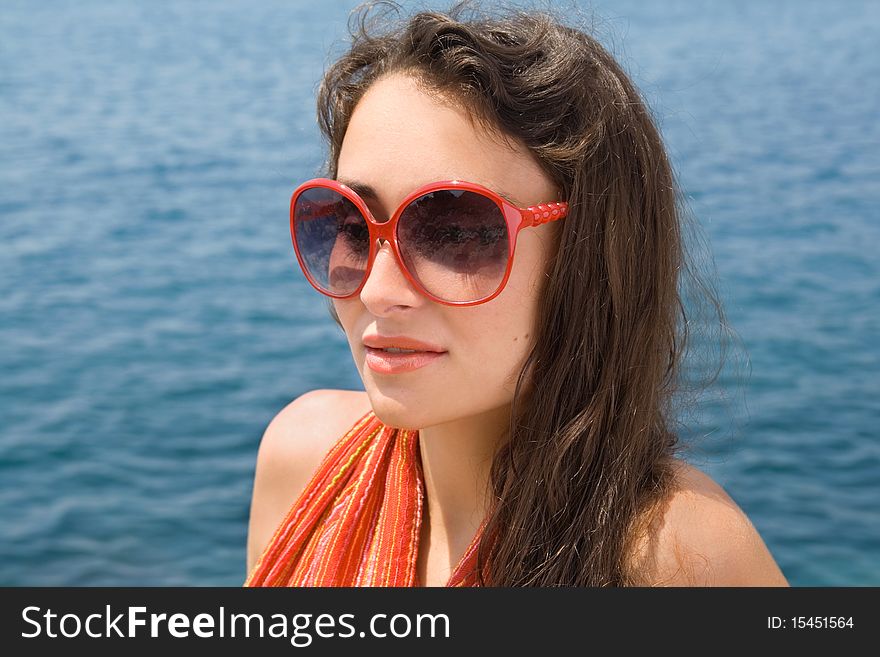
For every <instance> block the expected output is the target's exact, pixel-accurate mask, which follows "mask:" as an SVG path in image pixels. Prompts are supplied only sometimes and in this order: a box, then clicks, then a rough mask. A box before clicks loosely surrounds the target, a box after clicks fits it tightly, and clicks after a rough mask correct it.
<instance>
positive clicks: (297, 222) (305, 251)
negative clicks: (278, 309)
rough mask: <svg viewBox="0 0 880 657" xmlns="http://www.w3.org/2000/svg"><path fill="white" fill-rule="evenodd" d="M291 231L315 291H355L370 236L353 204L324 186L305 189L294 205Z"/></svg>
mask: <svg viewBox="0 0 880 657" xmlns="http://www.w3.org/2000/svg"><path fill="white" fill-rule="evenodd" d="M293 232H294V238H295V240H296V246H297V249H298V250H299V254H300V257H301V258H302V260H303V263H304V265H305V269H306V273H307V274H308V275H309V276H311V278H312V280H313V281H314V282H315V283H316V284H317V286H318V289H319V290H321V291H322V292H325V293H330V294H335V295H339V296H345V295H348V294H351V293H352V292H354V291H355V290H356V289H357V288H358V286H359V285H360V284H361V282H362V281H363V280H364V274H365V273H366V270H367V260H368V259H369V255H370V233H369V230H368V227H367V221H366V219H364V217H363V215H362V214H361V213H360V210H358V209H357V207H356V206H355V205H354V203H352V202H351V201H350V200H348V199H347V198H346V197H345V196H343V195H342V194H340V193H339V192H336V191H334V190H332V189H328V188H326V187H312V188H310V189H306V190H304V191H303V192H301V193H300V194H299V196H297V198H296V201H295V202H294V207H293Z"/></svg>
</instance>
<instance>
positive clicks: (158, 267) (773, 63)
mask: <svg viewBox="0 0 880 657" xmlns="http://www.w3.org/2000/svg"><path fill="white" fill-rule="evenodd" d="M355 4H356V3H354V2H339V1H337V2H324V3H301V2H260V3H248V2H243V1H242V2H232V1H222V2H186V3H115V2H110V1H102V2H96V1H79V2H75V3H74V2H60V1H52V2H42V3H32V2H5V3H4V4H3V7H2V9H0V149H2V150H0V153H2V156H0V272H2V273H0V372H2V377H0V419H2V423H0V584H3V585H111V586H119V585H232V586H235V585H238V584H240V583H241V582H242V581H243V579H244V577H245V572H244V569H245V541H246V532H247V519H248V510H249V504H250V494H251V486H252V482H253V469H254V462H255V457H256V452H257V447H258V445H259V440H260V436H261V435H262V432H263V430H264V428H265V426H266V425H267V424H268V422H269V420H271V418H272V417H273V416H274V414H275V413H276V412H277V411H278V410H279V409H280V408H282V407H283V406H284V405H285V404H286V403H287V402H289V401H290V400H291V399H293V398H294V397H296V396H298V395H299V394H301V393H303V392H305V391H307V390H311V389H315V388H360V387H361V382H360V380H359V378H358V375H357V371H356V369H355V368H354V364H353V362H352V361H351V356H350V353H349V350H348V346H347V343H346V341H345V338H344V336H343V335H342V333H341V332H340V331H339V330H338V328H337V327H336V325H335V324H334V323H333V322H332V320H330V319H329V317H328V315H327V310H326V303H325V301H324V300H323V299H322V298H320V297H319V296H318V295H317V294H316V293H314V292H313V291H312V290H311V288H309V287H308V284H307V282H306V281H305V279H304V278H303V277H302V276H301V274H300V273H299V271H298V269H297V267H296V261H295V259H294V257H293V253H292V251H291V248H290V241H289V233H288V219H287V203H288V199H289V194H290V191H291V190H292V187H293V186H294V185H295V184H296V183H297V182H299V181H300V180H302V179H304V178H305V177H309V176H311V175H313V174H314V172H315V171H316V170H317V168H318V166H319V165H320V163H321V161H322V159H323V156H324V153H323V152H322V151H321V143H320V141H319V137H318V132H317V127H316V125H315V118H314V91H315V86H316V84H317V81H318V80H319V78H320V75H321V72H322V70H323V68H324V67H325V65H326V64H327V63H328V62H329V61H330V60H331V56H332V54H333V53H336V52H339V50H340V49H341V47H342V45H343V44H342V41H341V40H342V39H343V38H344V36H345V24H346V20H347V14H348V11H349V10H350V9H351V8H352V7H353V6H354V5H355ZM434 6H438V5H434ZM439 6H442V5H439ZM582 6H584V7H585V8H587V9H589V8H590V7H591V8H592V9H594V10H595V12H596V18H597V20H596V21H595V28H596V31H597V35H598V36H599V37H600V40H602V41H603V43H605V45H606V46H608V47H609V49H610V50H611V51H612V52H613V53H614V54H615V55H616V56H617V57H618V59H619V60H620V61H621V62H622V63H623V64H624V66H625V67H626V68H627V70H628V71H629V72H630V73H631V74H632V76H633V78H634V80H635V81H636V83H637V84H638V85H639V87H640V89H641V90H642V92H643V93H644V95H645V97H646V99H647V100H648V101H649V103H650V104H651V107H652V109H653V111H654V113H655V115H656V116H657V119H658V122H659V124H660V126H661V128H662V130H663V133H664V137H665V138H666V140H667V144H668V147H669V152H670V155H671V157H672V159H673V161H674V164H675V166H676V170H677V171H678V174H679V179H680V182H681V184H682V187H683V188H684V190H685V192H686V194H687V196H688V199H689V201H690V207H691V209H692V211H693V213H694V216H695V217H696V218H697V219H698V220H699V222H700V224H701V226H702V227H703V230H704V232H705V236H706V238H707V240H708V242H709V244H710V246H711V254H712V257H713V258H714V263H715V267H716V270H717V271H716V274H717V285H718V289H719V291H720V293H721V294H722V300H723V301H724V304H725V310H726V312H727V315H728V320H729V322H730V324H731V325H732V326H733V328H734V329H735V330H736V331H737V333H738V334H739V336H740V337H741V339H742V343H743V345H744V347H745V350H746V353H747V359H748V363H747V364H748V368H747V370H748V371H747V372H746V374H747V376H745V378H742V379H740V378H738V377H735V376H730V375H725V376H722V378H721V379H720V385H721V392H722V393H723V394H724V395H726V396H727V398H728V399H730V400H734V401H736V400H741V402H736V403H734V404H732V405H731V404H728V405H727V406H724V405H720V404H718V403H717V401H713V399H714V398H710V399H709V400H708V401H707V402H706V404H705V405H704V413H703V414H702V416H701V417H700V418H699V424H698V425H696V426H692V427H691V432H692V434H693V435H694V436H696V437H700V440H699V441H698V442H699V446H700V452H699V454H701V455H702V457H701V458H702V460H699V461H698V462H697V464H698V465H700V466H701V467H703V468H704V469H705V470H707V471H708V472H710V473H711V474H712V475H713V476H714V477H715V478H716V480H717V481H719V483H721V484H722V485H723V486H724V487H725V489H726V490H727V491H728V492H729V493H730V494H731V496H732V497H733V498H734V499H735V500H736V501H737V502H738V503H739V504H740V506H741V507H742V508H743V509H744V510H745V511H746V513H747V514H748V515H749V517H750V518H751V520H752V522H753V523H754V524H755V526H756V527H757V528H758V530H759V531H760V533H761V535H762V537H763V538H764V540H765V541H766V543H767V545H768V547H769V548H770V550H771V552H772V553H773V554H774V556H775V557H776V559H777V561H778V562H779V564H780V566H781V567H782V569H783V571H784V572H785V574H786V576H787V577H788V579H789V581H790V582H791V583H792V584H793V585H796V586H829V585H848V586H861V585H874V586H876V585H880V439H878V425H880V403H878V399H880V339H878V338H880V303H878V302H880V264H878V263H880V260H878V258H877V251H878V248H880V211H878V208H880V127H878V120H877V108H878V106H880V59H878V58H877V57H876V52H875V51H876V44H877V43H878V32H880V29H878V28H880V5H878V4H877V3H872V2H869V1H864V2H857V1H852V2H847V3H840V4H838V3H827V2H797V3H795V2H763V1H760V2H759V1H757V0H749V1H747V2H737V3H713V4H708V3H700V2H695V1H694V2H662V3H661V2H655V3H641V2H634V1H633V2H610V1H609V2H598V3H594V4H593V5H591V6H589V7H588V6H587V5H582ZM725 386H726V389H725ZM731 427H733V428H731ZM716 433H717V434H718V435H719V436H720V437H719V438H718V439H717V440H715V438H714V436H715V435H716ZM695 454H696V453H695Z"/></svg>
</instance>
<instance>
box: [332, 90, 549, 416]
mask: <svg viewBox="0 0 880 657" xmlns="http://www.w3.org/2000/svg"><path fill="white" fill-rule="evenodd" d="M337 178H338V179H339V180H340V181H343V182H346V183H349V184H350V183H352V182H357V183H361V184H366V185H369V186H370V187H372V188H373V189H374V190H375V191H376V196H377V198H370V197H364V202H365V203H366V204H367V206H368V207H369V208H370V211H371V212H372V213H373V216H374V217H375V218H376V220H377V221H387V220H388V218H389V217H390V216H391V215H392V214H393V213H394V211H395V209H396V208H397V206H398V205H399V204H400V202H401V201H402V200H403V198H404V197H405V196H406V195H407V194H408V193H410V192H412V191H413V190H415V189H416V188H417V187H420V186H422V185H424V184H426V183H430V182H435V181H438V180H456V179H457V180H466V181H468V182H475V183H479V184H482V185H484V186H486V187H488V188H489V189H492V190H495V191H496V192H501V193H504V194H507V195H508V196H509V197H511V198H513V199H515V200H516V201H517V202H518V204H519V205H520V206H521V207H527V206H530V205H537V204H539V203H547V202H550V201H558V200H562V199H559V198H557V194H558V192H557V190H556V189H555V188H554V186H553V184H552V182H551V181H550V180H549V178H548V177H547V176H546V174H544V173H543V171H542V170H541V169H540V167H539V166H538V164H537V162H536V161H535V160H534V158H533V156H531V154H530V153H529V152H528V151H527V150H526V149H525V147H523V146H521V145H516V144H512V143H510V144H505V143H502V141H501V140H500V138H498V137H497V136H495V137H493V136H492V135H491V134H490V133H487V132H486V131H484V130H483V129H481V128H480V127H479V125H478V124H476V123H474V124H472V123H471V121H470V120H469V119H468V116H467V114H465V113H464V112H463V111H461V110H459V109H457V108H453V107H452V106H451V105H450V104H445V103H442V102H440V101H439V99H438V98H437V96H436V95H429V94H426V93H424V92H423V91H421V90H420V89H419V87H418V86H416V84H415V83H414V81H413V80H412V79H411V78H409V77H407V76H405V75H403V74H393V75H389V76H386V77H384V78H382V79H380V80H377V81H376V82H374V83H373V84H372V86H371V87H370V88H369V89H368V91H367V92H366V94H365V95H364V96H363V97H362V99H361V100H360V102H359V103H358V104H357V106H356V108H355V110H354V112H353V115H352V117H351V121H350V123H349V126H348V130H347V131H346V133H345V138H344V140H343V143H342V148H341V150H340V154H339V161H338V166H337ZM553 225H554V224H553V223H550V224H545V225H542V226H538V227H536V228H528V229H526V230H524V231H521V232H520V233H519V236H518V238H517V243H516V251H515V254H514V260H513V266H512V268H511V273H510V278H509V279H508V281H507V285H506V286H505V287H504V289H503V290H502V292H501V293H500V294H499V295H498V296H497V297H495V298H494V299H492V300H491V301H489V302H487V303H484V304H480V305H477V306H469V307H453V306H445V305H443V304H439V303H436V302H434V301H432V300H430V299H428V298H427V297H425V296H423V295H421V294H420V293H419V292H418V291H417V290H416V289H415V288H414V287H413V286H412V285H411V284H410V282H409V281H408V280H407V278H406V276H405V275H404V273H403V272H402V271H401V270H400V266H399V264H398V262H397V260H396V259H395V257H394V254H393V252H392V250H391V245H390V244H387V243H384V242H383V243H382V246H381V248H380V250H379V252H378V253H377V254H376V259H375V262H374V263H373V269H372V271H371V272H370V275H369V278H368V279H367V281H366V283H365V284H364V287H363V288H362V290H361V292H360V294H359V295H357V296H354V297H352V298H350V299H344V300H339V299H334V300H333V304H334V305H335V308H336V313H337V314H338V316H339V320H340V322H341V323H342V326H343V328H344V330H345V333H346V335H347V337H348V341H349V344H350V346H351V353H352V356H353V358H354V361H355V365H356V366H357V368H358V370H359V372H360V375H361V378H362V379H363V382H364V388H365V390H366V392H367V394H368V396H369V398H370V401H371V402H372V406H373V410H374V411H375V412H376V415H377V416H378V417H379V419H380V420H381V421H382V422H384V423H385V424H388V425H390V426H395V427H400V428H421V427H428V426H433V425H436V424H441V423H444V422H449V421H452V420H458V419H463V418H466V417H470V416H474V415H479V414H482V413H487V412H490V411H495V410H498V409H502V408H504V407H506V406H507V405H508V404H510V402H511V401H512V399H513V392H514V389H515V386H516V379H517V376H518V375H519V371H520V369H521V368H522V365H523V363H524V361H525V358H526V356H527V354H528V352H529V350H530V348H531V336H532V335H533V333H534V327H535V323H536V319H537V318H536V312H537V307H538V287H539V286H540V284H541V277H542V276H543V271H544V268H545V266H546V264H547V261H548V258H550V257H552V254H551V253H550V250H551V248H552V246H551V241H552V240H551V236H552V230H553ZM368 334H380V335H383V336H407V337H410V338H413V339H416V340H421V341H424V342H429V343H432V344H435V345H437V346H439V347H442V348H443V349H445V350H446V353H445V354H443V355H442V356H441V357H440V358H437V359H435V360H433V362H431V363H430V364H428V365H426V366H424V367H421V368H419V369H416V370H412V371H409V372H404V373H396V374H386V373H379V372H376V371H374V370H372V369H371V368H369V367H368V366H367V364H366V355H367V348H366V346H365V345H364V337H365V336H366V335H368Z"/></svg>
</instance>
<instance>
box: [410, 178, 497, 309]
mask: <svg viewBox="0 0 880 657" xmlns="http://www.w3.org/2000/svg"><path fill="white" fill-rule="evenodd" d="M397 243H398V246H399V247H400V253H401V256H402V257H403V261H404V263H405V264H406V267H407V269H409V271H410V273H411V274H412V275H413V276H414V277H415V278H416V279H417V280H418V281H419V283H421V284H422V285H423V286H424V287H425V289H426V290H428V292H430V293H431V294H433V295H434V296H436V297H438V298H440V299H443V300H444V301H476V300H478V299H483V298H485V297H488V296H491V295H492V294H493V293H494V292H495V291H496V290H498V288H499V286H500V285H501V282H502V281H503V280H504V274H505V272H506V270H507V259H508V255H509V251H510V243H509V234H508V230H507V221H506V220H505V218H504V214H503V212H502V211H501V208H499V207H498V205H497V204H496V203H495V202H494V201H492V199H490V198H487V197H485V196H483V195H482V194H477V193H476V192H470V191H464V190H440V191H436V192H431V193H429V194H425V195H423V196H420V197H419V198H417V199H414V200H413V201H412V202H411V203H410V204H409V205H408V206H407V207H406V209H405V210H404V212H403V214H402V215H401V217H400V223H399V224H398V227H397Z"/></svg>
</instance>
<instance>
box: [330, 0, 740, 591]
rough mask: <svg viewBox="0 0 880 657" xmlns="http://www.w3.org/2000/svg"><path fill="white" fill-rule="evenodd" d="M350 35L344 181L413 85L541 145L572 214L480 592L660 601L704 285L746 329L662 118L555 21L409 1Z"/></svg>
mask: <svg viewBox="0 0 880 657" xmlns="http://www.w3.org/2000/svg"><path fill="white" fill-rule="evenodd" d="M376 10H379V11H378V12H377V11H376ZM349 33H350V35H351V37H352V38H351V43H350V46H349V48H348V50H347V52H345V53H344V54H343V55H342V56H341V57H339V58H338V59H337V60H335V61H334V62H333V63H332V65H330V66H329V67H328V68H327V70H326V71H325V73H324V76H323V78H322V80H321V82H320V84H319V87H318V93H317V105H318V123H319V126H320V129H321V131H322V133H323V136H324V137H325V139H326V140H327V142H328V145H329V154H328V158H327V160H326V162H325V164H324V170H325V175H326V176H327V177H331V178H335V177H336V166H337V161H338V157H339V152H340V148H341V145H342V140H343V137H344V136H345V131H346V128H347V126H348V123H349V120H350V118H351V115H352V112H353V111H354V108H355V106H356V105H357V103H358V101H359V99H360V98H361V97H362V95H363V94H364V92H365V91H366V90H367V89H368V88H369V86H370V85H371V84H372V83H373V82H374V81H375V80H377V79H378V78H379V77H380V76H382V75H384V74H387V73H391V72H406V73H408V74H410V75H412V77H413V78H414V79H416V80H417V81H418V82H419V83H420V84H421V85H424V87H425V88H426V89H430V90H431V91H432V92H433V93H437V94H441V95H442V97H443V98H446V99H448V100H450V101H452V102H455V103H457V104H458V105H459V106H460V107H461V108H463V109H465V110H466V111H467V112H468V115H469V116H471V118H472V119H475V120H477V121H479V122H480V124H481V125H483V126H485V127H486V128H487V129H489V130H494V131H496V132H498V133H501V134H503V135H505V136H507V137H512V138H514V139H516V140H519V141H520V142H521V143H522V144H524V145H525V146H526V147H528V148H529V149H530V150H531V152H532V153H533V154H534V155H535V156H536V158H537V160H538V162H539V163H540V165H541V166H542V167H543V169H544V170H545V171H546V173H547V175H548V176H549V177H550V179H551V180H553V181H554V182H555V183H556V185H557V187H558V189H559V190H560V191H561V192H562V197H561V198H563V199H565V200H567V201H568V204H569V214H568V217H567V218H566V219H565V220H564V221H562V222H556V224H555V225H556V226H557V228H556V232H555V234H554V237H553V239H554V242H555V254H556V255H555V258H553V259H551V260H550V261H549V262H548V263H547V269H546V272H545V273H546V276H545V278H544V280H543V281H542V288H541V298H540V301H539V303H540V308H539V315H538V317H539V319H538V320H537V323H538V325H537V326H536V327H535V331H534V334H533V335H534V344H533V346H532V348H531V351H530V352H529V354H528V357H527V359H526V361H525V364H524V365H523V368H522V370H521V371H520V373H519V377H518V380H517V385H516V390H515V394H514V399H513V403H512V405H511V413H510V425H509V428H508V436H507V437H508V440H507V441H506V442H504V444H503V446H502V447H501V448H500V449H499V451H498V452H497V454H496V455H495V457H494V460H493V463H492V467H491V475H490V478H489V486H490V488H491V490H490V491H488V493H489V499H490V500H491V502H492V504H491V507H490V516H489V522H488V525H487V527H486V531H485V532H484V537H488V536H491V537H492V540H485V538H484V540H483V541H482V542H481V544H480V547H479V551H478V563H479V566H478V567H479V569H480V582H481V583H482V585H491V586H640V585H647V584H648V583H649V582H650V573H651V568H652V565H651V563H650V561H649V560H647V559H646V556H647V555H648V554H650V550H649V549H647V548H648V546H650V545H651V543H652V541H653V540H654V537H655V529H656V527H657V526H658V524H657V523H658V521H659V519H660V517H661V516H662V510H663V506H664V502H666V501H667V500H668V499H669V498H670V496H671V494H672V492H673V491H674V490H675V489H676V477H675V475H674V471H675V463H674V461H675V460H674V457H675V455H676V454H677V453H678V452H679V451H680V449H681V441H680V439H679V434H678V433H677V432H676V430H675V428H676V423H677V418H676V415H675V412H676V409H677V405H676V403H675V402H674V400H675V399H676V398H677V397H678V393H680V392H682V391H683V390H685V388H686V386H685V385H684V381H683V377H682V376H681V375H682V367H681V364H682V360H683V357H684V355H685V352H686V350H687V345H688V338H689V327H690V324H691V323H690V322H689V316H688V314H687V312H686V304H685V303H684V301H685V299H684V297H683V293H682V292H680V291H679V285H680V283H682V281H683V280H684V279H685V278H686V279H687V280H689V281H690V282H691V283H692V289H696V290H698V292H700V293H702V294H703V298H706V299H708V300H709V305H710V306H711V307H712V308H714V310H715V311H716V313H717V315H718V317H719V318H720V326H721V327H722V329H724V328H725V327H726V324H725V322H724V314H723V310H722V307H721V304H720V302H719V301H718V300H717V298H716V297H715V295H714V294H713V291H712V289H711V288H710V287H709V286H706V285H705V284H704V283H702V282H701V281H700V278H699V277H698V276H697V275H696V274H695V273H694V272H693V271H692V268H691V267H690V265H689V262H688V260H689V259H688V251H687V248H686V244H685V239H684V237H685V230H684V219H685V214H686V213H685V212H684V210H683V207H684V204H683V203H682V193H681V191H680V189H679V187H678V185H677V182H676V179H675V175H674V172H673V169H672V166H671V164H670V162H669V160H668V157H667V154H666V151H665V148H664V145H663V141H662V139H661V136H660V133H659V130H658V129H657V127H656V125H655V123H654V121H653V119H652V117H651V114H650V112H649V110H648V108H647V104H646V103H645V102H644V101H643V99H642V98H641V96H640V93H639V91H638V90H637V88H636V87H635V85H634V84H633V82H632V81H631V80H630V79H629V77H628V76H627V75H626V73H625V72H624V70H623V69H622V67H621V66H620V65H619V64H618V63H617V62H616V61H615V59H614V58H613V57H612V56H611V55H610V54H609V53H608V52H607V51H606V50H605V48H603V47H602V45H600V43H599V42H598V40H597V39H596V38H595V37H593V36H591V35H590V34H589V33H588V32H587V31H586V30H583V29H578V28H576V27H572V26H569V25H566V23H565V22H564V21H563V20H562V19H560V18H557V17H555V16H554V15H553V11H552V10H549V9H548V10H540V11H537V10H528V11H527V10H523V9H518V8H513V9H511V8H504V9H502V8H499V7H498V6H497V5H496V7H495V9H494V10H493V12H486V11H485V10H483V9H481V8H479V7H477V6H476V5H475V3H474V2H470V1H465V2H458V3H456V4H454V5H453V6H452V7H451V8H450V9H449V10H448V11H446V12H440V11H428V10H423V11H419V12H417V13H414V14H413V15H411V16H410V17H401V16H400V7H399V6H398V5H397V4H396V3H393V2H370V3H366V4H362V5H360V6H359V7H357V8H356V9H355V10H354V11H353V12H352V14H351V16H350V19H349ZM330 313H331V315H332V316H333V318H334V320H335V321H336V323H337V324H339V325H340V327H341V326H342V325H341V323H340V321H339V318H338V316H337V315H336V314H335V309H334V308H333V306H332V303H331V305H330ZM715 376H717V371H716V372H715V375H714V376H712V377H711V380H714V378H715ZM532 382H534V385H532ZM682 399H683V398H682Z"/></svg>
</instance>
